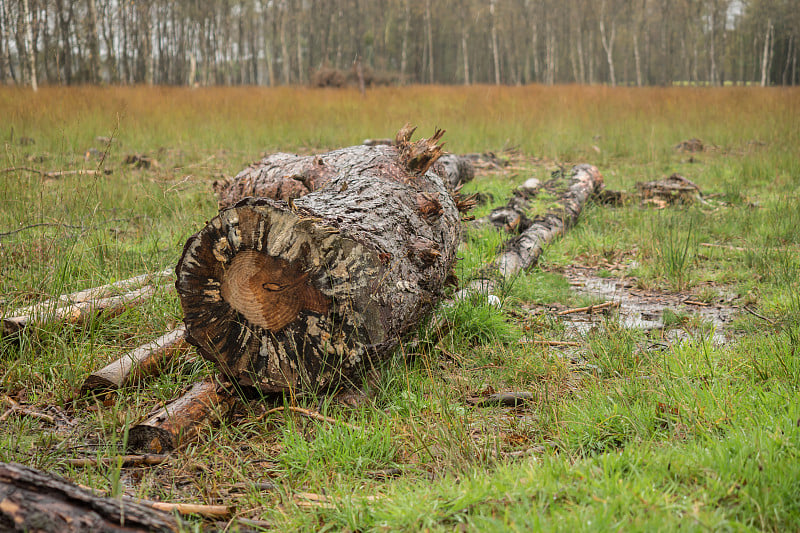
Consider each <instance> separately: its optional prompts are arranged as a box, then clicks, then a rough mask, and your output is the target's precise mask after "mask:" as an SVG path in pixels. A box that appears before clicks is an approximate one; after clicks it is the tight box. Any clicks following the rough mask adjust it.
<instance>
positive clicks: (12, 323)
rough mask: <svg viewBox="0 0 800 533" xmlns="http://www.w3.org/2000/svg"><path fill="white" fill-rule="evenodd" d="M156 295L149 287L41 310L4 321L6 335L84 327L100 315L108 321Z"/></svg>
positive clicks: (152, 288)
mask: <svg viewBox="0 0 800 533" xmlns="http://www.w3.org/2000/svg"><path fill="white" fill-rule="evenodd" d="M155 293H156V287H154V286H151V285H147V286H145V287H142V288H139V289H136V290H134V291H131V292H128V293H125V294H121V295H119V296H109V297H107V298H100V299H98V300H87V301H83V302H78V303H74V304H69V305H65V306H63V307H57V308H55V309H52V308H51V309H49V310H48V309H42V310H41V311H37V312H36V313H35V314H31V315H27V316H12V317H9V318H4V319H3V321H2V325H3V328H2V329H3V335H11V334H14V333H19V332H20V331H22V330H23V329H25V328H26V327H28V326H31V325H34V324H35V325H37V326H44V325H47V324H53V323H58V322H62V323H65V324H83V323H84V322H86V321H87V320H89V319H90V318H91V317H93V316H96V315H99V314H103V315H104V316H106V317H110V316H115V315H118V314H119V313H121V312H123V311H125V310H126V309H129V308H130V307H131V306H133V305H136V304H139V303H142V302H144V301H145V300H147V299H149V298H151V297H152V296H153V295H155Z"/></svg>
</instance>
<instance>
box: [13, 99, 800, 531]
mask: <svg viewBox="0 0 800 533" xmlns="http://www.w3.org/2000/svg"><path fill="white" fill-rule="evenodd" d="M406 122H411V123H414V124H416V125H418V126H419V129H418V135H423V136H426V135H429V134H431V133H432V132H433V130H434V128H436V127H440V128H444V129H446V130H447V133H446V135H445V140H446V143H447V144H446V148H447V149H448V150H450V151H452V152H455V153H466V152H488V151H491V152H494V153H496V154H497V155H498V156H500V157H504V158H507V159H509V161H510V164H509V165H508V166H506V167H504V168H501V169H493V170H483V171H480V172H479V173H478V176H477V177H476V179H475V181H474V182H471V183H470V184H468V185H467V186H466V187H465V191H468V192H483V193H487V192H488V193H490V195H489V196H488V197H489V201H488V202H487V203H486V204H484V205H481V206H479V207H477V208H476V210H475V215H476V216H477V217H480V216H483V215H486V214H487V213H488V212H489V211H490V209H491V208H492V207H494V206H497V205H500V204H502V203H504V202H505V198H506V197H507V195H508V194H509V193H510V192H511V190H512V189H513V188H514V187H515V186H517V185H519V184H521V183H522V182H523V181H525V180H526V179H527V178H530V177H536V178H539V179H540V180H542V181H545V180H546V179H547V178H548V177H549V176H550V173H551V172H553V171H554V170H557V169H559V168H569V167H570V166H571V165H573V164H577V163H584V162H585V163H591V164H594V165H596V166H597V167H598V168H599V169H600V171H601V172H602V174H603V176H604V178H605V182H606V186H607V187H608V188H610V189H615V190H626V191H629V192H634V191H635V190H636V188H635V184H636V183H637V182H643V181H650V180H656V179H661V178H664V177H667V176H669V175H670V174H673V173H676V172H677V173H679V174H681V175H683V176H685V177H686V178H688V179H690V180H691V181H693V182H694V183H696V184H697V185H698V186H699V187H700V189H701V190H702V191H703V194H704V201H703V202H696V203H693V204H689V205H676V206H672V207H667V208H665V209H657V208H656V207H653V206H644V205H641V204H640V203H639V202H637V201H631V202H627V203H626V204H624V205H622V206H617V207H611V206H604V205H595V204H590V205H588V206H587V207H586V208H585V209H584V211H583V213H582V215H581V219H580V221H579V223H578V225H577V226H576V227H574V228H573V229H572V230H570V231H569V232H568V233H567V234H566V235H565V236H564V238H562V239H561V240H559V241H557V242H555V243H553V244H552V245H550V246H549V247H547V248H546V249H545V252H544V255H543V257H542V259H541V261H540V262H539V264H538V265H537V267H535V268H534V269H532V270H531V271H530V272H527V273H525V274H524V275H521V276H519V277H518V278H516V279H514V280H512V281H511V282H509V283H507V284H505V285H504V286H503V287H502V290H501V292H500V293H499V294H497V296H498V297H499V298H500V300H501V302H502V305H501V306H499V307H495V306H491V305H489V304H488V303H487V300H486V299H485V297H480V296H479V297H476V298H474V299H473V300H471V301H468V302H463V303H460V304H457V305H454V306H451V307H448V308H446V309H443V310H442V312H443V313H444V314H445V315H446V316H447V317H448V321H449V323H450V326H451V327H450V329H449V331H448V332H447V333H446V334H443V335H442V334H440V332H438V331H433V330H429V329H426V328H425V326H424V325H422V326H421V327H420V332H419V339H420V342H415V343H414V344H407V345H403V346H401V348H400V349H398V351H397V354H396V355H395V357H394V359H393V360H392V361H390V362H389V363H388V364H387V367H386V369H385V371H384V373H383V376H382V378H381V381H380V383H379V384H378V386H377V391H376V392H375V395H374V397H373V398H372V399H371V400H370V401H368V402H366V403H364V404H363V405H361V406H359V407H345V406H342V405H339V404H337V403H335V402H332V401H331V400H330V398H327V397H321V398H314V397H302V396H301V397H297V398H291V399H289V398H287V399H286V400H285V401H286V402H287V403H291V402H296V403H297V405H299V406H302V407H307V408H310V409H316V410H319V411H320V412H322V413H324V414H325V415H327V416H330V417H333V418H336V419H338V420H341V421H342V422H346V423H348V424H349V425H344V424H329V423H325V422H319V421H315V420H310V419H307V418H302V417H298V416H296V415H291V414H289V413H288V412H279V413H274V414H270V415H266V416H265V415H264V413H265V411H266V410H267V409H268V408H269V407H273V406H274V404H268V403H263V402H253V403H250V404H248V405H247V406H245V407H243V408H242V409H240V410H239V411H238V412H237V414H236V415H235V416H234V417H233V419H230V420H224V421H221V423H220V424H219V425H217V426H215V427H213V428H212V427H209V428H208V429H207V431H206V432H205V433H204V434H203V435H202V436H201V438H200V439H199V440H198V441H197V442H195V443H192V444H190V445H189V446H187V447H185V448H183V449H182V450H180V451H178V452H176V453H175V454H174V455H173V456H172V457H171V458H170V460H169V461H168V462H167V463H164V464H162V465H159V466H152V467H147V468H121V467H120V466H118V465H111V466H102V465H98V466H91V467H88V468H87V467H74V466H69V465H68V464H67V463H66V460H67V459H70V458H75V457H95V456H102V457H108V456H115V455H118V454H121V453H124V449H125V443H126V439H127V429H128V428H129V427H130V426H131V425H133V424H136V423H137V422H138V421H140V420H141V419H143V418H144V416H145V415H147V413H149V412H151V411H152V410H153V408H154V407H155V408H158V407H159V406H161V405H163V404H164V403H166V402H169V401H170V400H171V399H174V398H176V397H178V396H179V395H180V394H181V393H182V392H183V391H185V390H186V389H187V388H188V387H189V386H190V385H191V384H192V383H194V382H196V381H197V380H199V379H200V378H201V377H203V376H206V375H208V374H210V373H212V372H213V368H212V367H211V366H210V364H208V363H206V362H205V361H203V360H200V359H198V358H195V357H192V355H193V354H191V353H190V354H189V356H187V357H184V358H181V359H178V360H174V361H173V362H172V363H171V366H170V368H169V369H168V371H166V372H165V373H163V374H162V375H160V376H158V377H155V378H152V379H149V380H147V381H146V382H144V383H141V384H139V385H138V386H134V387H129V388H126V389H123V390H122V391H120V393H119V395H118V396H117V398H116V400H115V401H113V402H106V403H105V404H104V403H102V402H99V401H92V400H85V399H81V398H79V397H78V395H77V393H76V391H77V390H78V389H79V388H80V386H81V383H82V382H83V379H84V378H85V377H86V375H87V374H88V373H89V372H90V371H91V370H93V369H97V368H100V367H102V366H104V365H105V364H107V363H108V362H110V361H112V360H114V359H116V358H118V357H120V356H121V355H122V354H124V353H125V352H127V351H129V350H131V349H133V348H135V347H137V346H139V345H141V344H144V343H146V342H149V341H150V340H152V339H154V338H156V337H158V336H160V335H161V334H162V333H163V332H165V331H166V330H167V329H168V328H170V327H174V325H175V324H176V323H179V322H180V321H181V319H182V317H181V312H180V306H179V305H178V302H177V297H176V296H175V294H174V291H170V290H168V289H166V288H164V289H163V290H159V292H158V294H157V296H156V297H155V298H153V299H152V300H149V301H148V302H146V303H145V304H143V305H140V306H136V307H133V308H131V309H130V310H128V311H125V312H124V313H122V314H120V315H119V316H116V317H112V318H102V317H101V318H98V319H95V320H92V321H91V322H90V323H89V324H87V325H85V326H81V327H77V326H71V325H50V326H43V327H32V328H29V329H27V330H26V331H25V332H24V333H23V335H21V336H20V337H19V338H18V339H0V417H4V418H2V419H0V420H2V421H0V461H5V462H10V461H15V462H20V463H24V464H27V465H31V466H34V467H37V468H40V469H44V470H48V471H54V472H57V473H59V474H61V475H64V476H65V477H67V478H69V479H71V480H73V481H75V482H77V483H81V484H83V485H87V486H90V487H93V488H96V489H98V490H101V491H104V493H106V494H109V495H112V496H117V495H120V494H128V495H131V496H137V497H143V498H148V499H154V500H164V501H171V502H194V503H225V504H230V505H233V506H235V514H234V518H233V519H231V520H230V521H227V522H221V523H213V522H210V521H208V520H206V521H203V520H202V519H200V518H199V517H189V518H186V517H184V518H182V527H183V528H184V529H185V530H186V531H195V530H197V531H199V530H202V529H203V528H204V527H205V528H209V529H211V530H213V529H215V528H216V529H225V530H227V531H238V530H241V531H245V530H251V529H253V528H255V529H258V528H259V527H263V528H272V529H278V530H313V531H340V530H344V531H387V530H389V531H394V530H406V531H420V530H430V531H451V530H476V531H531V530H563V529H570V530H580V531H596V530H601V531H602V530H673V529H678V528H681V529H689V530H705V529H713V530H737V531H738V530H771V531H789V530H797V529H800V498H798V494H800V401H799V400H798V399H799V398H800V396H799V394H798V393H800V353H798V346H799V345H800V90H796V89H777V88H776V89H762V88H719V89H711V88H648V89H631V88H616V89H612V88H607V87H599V86H598V87H581V86H561V87H541V86H529V87H487V86H474V87H467V88H464V87H407V88H385V89H376V90H370V91H369V92H368V93H367V94H366V96H365V97H362V96H361V95H360V94H359V93H358V92H356V91H352V90H312V89H305V88H277V89H258V88H224V89H222V88H219V89H212V88H208V89H195V90H191V89H184V88H138V87H137V88H129V87H125V88H112V87H108V88H89V87H86V88H78V87H76V88H49V87H46V88H43V89H40V91H39V92H38V93H36V94H33V93H31V92H29V91H28V90H23V89H15V88H7V87H0V143H1V144H0V145H1V146H2V152H0V172H2V174H0V314H2V315H4V316H5V315H7V314H8V313H10V312H11V311H12V310H13V309H16V308H18V307H22V306H25V305H29V304H31V303H35V302H37V301H41V300H45V299H47V298H51V297H54V296H58V295H60V294H64V293H67V292H71V291H75V290H79V289H83V288H87V287H93V286H97V285H101V284H104V283H108V282H113V281H116V280H120V279H125V278H128V277H131V276H134V275H137V274H141V273H144V272H155V271H160V270H163V269H165V268H170V267H173V266H174V265H175V263H176V262H177V259H178V256H179V254H180V252H181V250H182V247H183V244H184V243H185V241H186V239H187V238H188V237H189V236H190V235H191V234H192V233H194V232H195V231H197V230H198V229H199V228H201V227H202V226H203V225H204V224H205V222H206V221H207V220H209V219H210V218H211V217H213V216H214V214H215V213H216V201H215V199H214V197H213V194H212V191H211V183H212V182H213V181H214V180H215V179H219V178H221V177H225V176H232V175H235V174H236V173H237V172H238V171H239V170H241V169H242V168H244V167H245V166H246V165H247V164H249V163H251V162H252V161H255V160H257V159H259V158H260V157H262V156H263V155H264V154H266V153H270V152H274V151H291V152H301V153H311V152H320V151H325V150H328V149H334V148H337V147H341V146H346V145H351V144H358V143H360V142H361V141H362V140H363V139H365V138H375V137H391V136H393V135H394V132H395V131H396V130H397V129H398V128H399V127H400V126H402V125H403V124H404V123H406ZM98 138H100V139H98ZM691 138H698V139H701V140H702V141H703V143H704V145H705V147H706V149H705V150H704V151H702V152H698V153H684V152H680V151H678V150H676V149H675V146H676V145H677V144H678V143H680V142H681V141H684V140H687V139H691ZM90 149H92V150H90ZM135 153H138V154H146V155H148V156H150V157H152V158H154V159H156V160H157V162H158V164H157V165H156V166H153V167H151V168H147V169H144V168H142V169H137V168H134V167H132V166H129V165H125V164H124V163H123V160H124V158H125V157H126V156H127V155H129V154H135ZM77 169H83V170H98V171H101V172H99V173H98V174H95V175H68V176H63V177H60V178H58V179H51V178H48V177H47V176H46V175H43V174H42V172H50V171H57V170H77ZM102 171H110V173H105V172H102ZM550 200H552V199H550ZM547 201H548V199H547V198H546V197H545V198H544V199H543V200H542V201H541V202H539V203H538V204H534V208H532V209H535V208H536V206H537V205H540V206H541V205H545V204H546V203H547ZM504 238H505V235H503V234H501V233H500V232H498V231H496V230H487V229H475V228H473V227H468V228H467V230H466V231H465V239H464V243H463V245H462V249H461V250H460V253H459V256H460V257H462V258H463V259H462V260H461V261H460V263H459V267H458V274H459V277H460V278H461V279H462V281H463V280H468V279H469V278H470V276H471V274H472V273H473V272H475V271H476V270H477V269H478V268H480V266H481V265H482V264H485V263H486V262H487V261H489V260H491V258H492V257H493V256H494V254H495V253H496V251H497V247H498V246H499V245H500V244H501V243H502V241H503V239H504ZM577 268H579V269H580V271H581V272H588V273H590V275H591V277H592V279H597V280H606V281H608V282H612V283H614V282H616V283H619V284H625V285H626V286H628V287H629V289H626V290H629V291H631V293H633V294H640V293H641V294H644V293H646V294H648V295H651V297H652V298H653V299H654V300H655V301H663V302H664V304H663V306H662V307H663V309H662V310H660V311H659V312H660V313H661V312H662V311H663V313H662V317H661V319H660V320H661V327H659V328H656V329H652V328H649V329H648V328H643V327H638V326H637V325H636V324H632V323H631V322H630V321H629V320H626V319H625V317H624V316H622V313H621V312H613V311H612V312H610V313H607V314H602V315H595V316H590V317H587V319H586V321H585V322H586V324H584V325H585V326H586V327H576V324H575V323H573V322H570V321H569V320H565V319H564V318H563V317H561V316H559V315H558V314H557V311H558V310H563V309H567V308H570V307H576V306H581V305H589V304H593V303H599V302H602V301H604V300H606V299H608V296H607V295H606V296H602V295H597V294H594V295H593V294H591V293H590V292H588V291H581V292H576V290H573V287H572V285H575V284H576V282H575V278H574V272H575V270H576V269H577ZM659 299H660V300H659ZM685 300H689V301H692V302H700V304H699V305H694V306H693V305H684V302H685ZM703 306H707V307H714V306H716V307H717V308H719V309H723V310H725V312H727V313H729V315H730V317H729V318H730V319H729V320H727V321H725V323H724V324H721V323H716V322H714V321H712V320H709V319H707V318H704V315H701V314H698V313H696V312H693V310H697V309H700V308H702V307H703ZM721 329H724V331H720V330H721ZM720 334H721V335H720ZM720 339H723V340H720ZM532 340H538V341H564V342H566V343H568V344H564V345H559V346H555V345H554V346H551V345H548V344H546V343H545V342H531V341H532ZM494 391H498V392H502V391H525V392H530V393H532V397H533V400H531V401H529V402H527V403H526V404H524V406H522V407H517V408H511V407H500V406H496V407H495V406H486V407H483V406H479V405H475V401H470V400H471V399H475V398H478V399H480V398H483V397H485V396H487V395H488V394H490V393H492V392H494ZM10 399H13V401H16V402H19V403H20V404H23V405H25V406H29V407H31V408H33V409H35V410H37V411H39V412H44V413H49V414H50V415H51V416H54V417H55V418H56V420H57V424H56V425H53V424H50V423H49V422H48V421H46V420H43V419H41V418H36V417H30V416H24V415H23V414H20V413H18V412H8V409H10V405H12V404H11V401H10ZM352 426H358V427H360V428H362V430H357V429H353V427H352ZM267 481H269V482H271V483H274V484H275V488H274V489H273V490H269V491H264V490H260V489H259V486H258V485H257V483H258V482H267ZM240 519H242V520H240ZM246 520H255V521H257V522H255V523H254V522H246Z"/></svg>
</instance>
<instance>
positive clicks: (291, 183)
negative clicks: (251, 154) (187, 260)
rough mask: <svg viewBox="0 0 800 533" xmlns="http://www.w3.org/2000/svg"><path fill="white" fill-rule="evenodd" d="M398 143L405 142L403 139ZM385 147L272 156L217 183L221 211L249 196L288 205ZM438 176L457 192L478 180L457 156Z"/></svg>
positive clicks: (444, 158)
mask: <svg viewBox="0 0 800 533" xmlns="http://www.w3.org/2000/svg"><path fill="white" fill-rule="evenodd" d="M412 132H413V130H411V132H409V135H410V133H412ZM398 142H403V141H402V138H401V140H400V141H398ZM384 146H389V145H384V144H377V145H370V146H368V145H363V146H353V147H350V148H344V149H342V150H335V151H333V152H329V153H327V154H322V155H309V156H298V155H294V154H286V153H276V154H272V155H269V156H267V157H265V158H264V159H262V160H260V161H258V162H256V163H253V164H252V165H250V166H249V167H247V168H246V169H244V170H242V171H241V172H239V174H237V175H236V176H235V177H234V178H233V179H228V180H220V181H215V182H214V192H215V193H216V195H217V199H218V201H219V208H220V209H225V208H228V207H232V206H233V205H234V204H235V203H236V202H238V201H240V200H242V199H243V198H246V197H248V196H252V197H254V198H270V199H272V200H283V201H287V202H288V201H290V200H294V199H296V198H300V197H301V196H305V195H306V194H309V193H311V192H314V191H316V190H318V189H320V188H321V187H324V186H325V185H326V184H328V182H329V181H330V180H331V179H334V178H336V177H337V175H339V174H340V173H347V172H349V167H350V165H351V164H352V162H353V161H354V160H356V159H358V158H359V157H364V158H366V157H370V156H371V154H373V153H374V151H375V149H376V148H379V147H384ZM434 172H436V174H437V175H438V176H440V177H441V179H442V180H443V181H444V182H445V184H446V185H448V186H449V187H450V188H451V189H453V190H455V189H456V188H457V187H458V186H460V185H461V184H464V183H466V182H467V181H469V180H471V179H472V178H474V177H475V171H474V169H473V167H472V164H471V163H470V161H469V160H468V159H466V158H464V157H461V156H457V155H453V154H441V157H438V161H437V162H436V163H435V164H434Z"/></svg>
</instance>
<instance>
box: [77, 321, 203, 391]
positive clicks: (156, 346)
mask: <svg viewBox="0 0 800 533" xmlns="http://www.w3.org/2000/svg"><path fill="white" fill-rule="evenodd" d="M188 346H189V343H188V342H186V328H185V327H184V326H183V325H181V326H179V327H178V328H176V329H175V330H173V331H170V332H169V333H166V334H164V335H162V336H161V337H159V338H158V339H156V340H154V341H152V342H149V343H147V344H145V345H143V346H140V347H138V348H136V349H135V350H133V351H131V352H128V353H126V354H125V355H123V356H122V357H120V358H119V359H117V360H116V361H114V362H113V363H111V364H109V365H108V366H105V367H104V368H101V369H100V370H98V371H96V372H92V373H91V374H89V376H88V377H87V378H86V380H84V382H83V386H82V387H81V394H82V395H86V394H89V393H94V394H100V393H106V392H109V391H116V390H117V389H119V388H122V387H124V386H125V385H128V384H131V383H134V382H136V381H137V380H139V379H141V378H143V377H145V376H150V375H153V374H155V373H157V372H158V371H159V370H161V368H163V367H164V365H165V364H166V363H168V362H169V360H170V359H171V358H172V356H173V355H175V354H176V353H178V352H180V351H182V350H185V349H186V348H188Z"/></svg>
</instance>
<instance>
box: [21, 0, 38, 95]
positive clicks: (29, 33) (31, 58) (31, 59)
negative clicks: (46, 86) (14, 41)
mask: <svg viewBox="0 0 800 533" xmlns="http://www.w3.org/2000/svg"><path fill="white" fill-rule="evenodd" d="M22 9H23V14H24V17H25V49H26V50H27V54H28V69H29V71H30V74H29V75H30V83H31V89H33V92H36V91H38V90H39V86H38V84H37V83H36V50H35V48H34V43H33V29H32V26H33V21H32V20H31V11H30V9H29V7H28V0H22Z"/></svg>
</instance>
